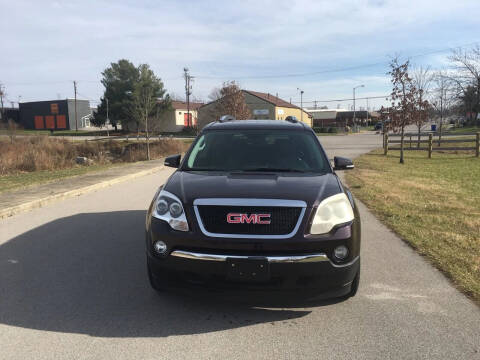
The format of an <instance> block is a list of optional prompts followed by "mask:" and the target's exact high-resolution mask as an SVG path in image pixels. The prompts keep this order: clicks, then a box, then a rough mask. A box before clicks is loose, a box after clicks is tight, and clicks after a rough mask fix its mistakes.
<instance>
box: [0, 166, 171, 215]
mask: <svg viewBox="0 0 480 360" xmlns="http://www.w3.org/2000/svg"><path fill="white" fill-rule="evenodd" d="M163 168H164V166H163V165H160V166H156V167H154V168H151V169H147V170H142V171H138V172H135V173H132V174H128V175H123V176H119V177H116V178H114V179H110V180H105V181H102V182H99V183H96V184H93V185H88V186H84V187H82V188H78V189H75V190H70V191H65V192H62V193H59V194H54V195H49V196H45V197H43V198H41V199H36V200H33V201H29V202H26V203H23V204H20V205H15V206H11V207H9V208H6V209H1V210H0V219H3V218H6V217H10V216H13V215H15V214H18V213H20V212H24V211H29V210H32V209H35V208H40V207H42V206H44V205H46V204H49V203H51V202H54V201H57V200H63V199H67V198H71V197H74V196H80V195H83V194H86V193H89V192H92V191H95V190H98V189H102V188H105V187H108V186H111V185H114V184H117V183H121V182H124V181H127V180H131V179H135V178H138V177H142V176H146V175H151V174H154V173H156V172H158V171H160V170H162V169H163Z"/></svg>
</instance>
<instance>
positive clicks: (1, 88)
mask: <svg viewBox="0 0 480 360" xmlns="http://www.w3.org/2000/svg"><path fill="white" fill-rule="evenodd" d="M4 89H5V87H4V86H3V85H2V84H1V83H0V105H1V110H2V112H1V113H0V120H2V121H4V120H5V116H4V112H3V97H4V96H5V92H4V91H5V90H4Z"/></svg>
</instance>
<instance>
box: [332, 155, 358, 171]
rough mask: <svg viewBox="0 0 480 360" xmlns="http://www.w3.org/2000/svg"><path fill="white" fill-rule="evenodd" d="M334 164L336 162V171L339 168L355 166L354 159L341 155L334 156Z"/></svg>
mask: <svg viewBox="0 0 480 360" xmlns="http://www.w3.org/2000/svg"><path fill="white" fill-rule="evenodd" d="M333 164H334V166H333V170H335V171H337V170H351V169H353V168H354V167H355V166H354V165H353V162H352V160H350V159H347V158H344V157H340V156H335V157H334V158H333Z"/></svg>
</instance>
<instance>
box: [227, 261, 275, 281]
mask: <svg viewBox="0 0 480 360" xmlns="http://www.w3.org/2000/svg"><path fill="white" fill-rule="evenodd" d="M227 279H228V280H234V281H246V282H262V281H268V280H270V267H269V264H268V260H267V259H265V258H254V257H252V258H248V259H235V258H227Z"/></svg>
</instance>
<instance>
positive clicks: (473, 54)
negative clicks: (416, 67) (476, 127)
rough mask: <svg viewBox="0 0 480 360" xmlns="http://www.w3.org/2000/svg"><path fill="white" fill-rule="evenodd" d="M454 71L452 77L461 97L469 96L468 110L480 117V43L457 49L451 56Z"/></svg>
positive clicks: (457, 92)
mask: <svg viewBox="0 0 480 360" xmlns="http://www.w3.org/2000/svg"><path fill="white" fill-rule="evenodd" d="M449 60H450V62H451V63H452V64H453V67H454V73H453V76H450V79H451V80H452V81H453V82H454V84H455V87H456V96H457V98H459V99H462V98H466V97H468V98H469V101H468V103H466V104H465V105H467V107H466V110H467V111H468V112H470V113H471V114H472V113H473V114H475V116H473V118H474V119H477V118H478V114H479V112H480V45H478V44H477V45H476V46H474V47H473V48H471V49H461V48H459V49H455V50H453V51H452V54H451V55H450V57H449Z"/></svg>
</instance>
